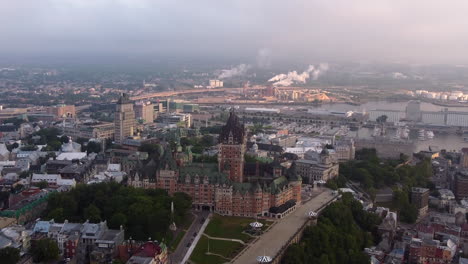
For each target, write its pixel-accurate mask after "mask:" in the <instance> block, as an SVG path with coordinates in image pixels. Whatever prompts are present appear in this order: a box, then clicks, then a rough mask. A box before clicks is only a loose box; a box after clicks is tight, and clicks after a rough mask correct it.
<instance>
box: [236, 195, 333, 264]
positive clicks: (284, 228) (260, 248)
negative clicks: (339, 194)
mask: <svg viewBox="0 0 468 264" xmlns="http://www.w3.org/2000/svg"><path fill="white" fill-rule="evenodd" d="M334 198H335V195H333V193H332V191H331V190H329V189H324V191H323V192H322V193H320V194H319V195H317V196H316V197H314V198H312V199H311V200H309V201H307V202H306V203H304V204H303V205H301V206H300V207H299V208H297V209H296V210H295V211H294V212H292V213H291V214H290V215H288V216H286V217H285V218H283V219H281V220H278V221H277V223H276V224H275V225H274V226H273V227H272V228H271V229H270V230H268V232H266V233H265V234H263V235H262V236H261V237H260V238H259V239H258V240H257V241H256V242H254V243H253V244H251V245H249V248H248V249H247V250H246V251H245V252H243V253H242V255H240V256H238V257H237V258H236V259H235V261H234V263H235V264H257V262H256V258H257V257H258V256H261V255H263V254H266V255H268V256H271V257H273V256H275V255H276V253H277V252H278V251H279V250H280V249H281V247H282V246H283V245H284V243H286V241H287V240H288V239H289V238H290V237H292V236H293V235H294V234H295V233H296V231H297V230H298V229H299V228H300V227H302V225H303V224H304V223H305V222H306V221H308V218H307V213H308V212H310V211H317V209H319V208H320V207H321V206H322V205H323V204H325V203H327V202H329V201H331V200H333V199H334Z"/></svg>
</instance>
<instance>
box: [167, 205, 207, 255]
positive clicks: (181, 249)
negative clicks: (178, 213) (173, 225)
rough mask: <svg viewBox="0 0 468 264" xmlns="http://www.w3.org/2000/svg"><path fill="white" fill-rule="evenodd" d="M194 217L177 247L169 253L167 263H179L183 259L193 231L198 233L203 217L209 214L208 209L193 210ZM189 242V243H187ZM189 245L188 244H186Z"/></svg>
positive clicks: (190, 242)
mask: <svg viewBox="0 0 468 264" xmlns="http://www.w3.org/2000/svg"><path fill="white" fill-rule="evenodd" d="M193 214H194V215H195V218H194V220H193V222H192V225H190V228H189V229H188V230H187V232H186V233H185V236H184V237H183V238H182V240H181V241H180V243H179V245H178V246H177V249H176V250H175V251H174V252H173V253H172V254H171V255H170V257H169V263H170V264H179V263H181V262H182V260H183V259H184V256H185V254H186V253H187V251H188V249H189V247H190V245H192V242H193V239H194V238H195V235H194V234H195V232H196V233H197V234H198V233H199V231H200V228H201V226H202V224H203V219H206V218H207V217H208V215H209V214H210V212H209V211H201V212H200V211H193ZM189 244H190V245H189ZM187 245H189V246H187Z"/></svg>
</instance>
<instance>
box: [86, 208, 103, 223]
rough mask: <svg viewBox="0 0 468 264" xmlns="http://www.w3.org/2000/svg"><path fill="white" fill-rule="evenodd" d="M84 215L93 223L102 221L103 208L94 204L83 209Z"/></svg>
mask: <svg viewBox="0 0 468 264" xmlns="http://www.w3.org/2000/svg"><path fill="white" fill-rule="evenodd" d="M83 213H84V217H85V218H86V219H89V221H90V222H91V223H98V222H100V221H101V210H99V208H97V207H96V206H95V205H94V204H91V205H90V206H88V207H86V208H85V209H84V211H83Z"/></svg>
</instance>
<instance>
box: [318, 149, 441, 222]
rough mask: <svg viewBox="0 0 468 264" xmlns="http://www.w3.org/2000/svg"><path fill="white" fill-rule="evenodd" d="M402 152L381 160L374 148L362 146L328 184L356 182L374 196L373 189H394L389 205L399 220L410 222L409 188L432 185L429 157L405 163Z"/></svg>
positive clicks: (413, 214) (413, 212)
mask: <svg viewBox="0 0 468 264" xmlns="http://www.w3.org/2000/svg"><path fill="white" fill-rule="evenodd" d="M406 160H407V157H406V156H405V155H401V156H400V160H381V159H379V158H378V157H377V155H376V153H375V150H373V149H363V150H360V151H357V152H356V160H354V161H349V162H346V163H342V164H340V177H338V178H337V179H334V180H332V181H330V182H329V183H327V184H328V186H329V187H332V188H333V187H344V184H345V183H346V181H345V180H343V178H342V177H344V178H345V179H347V180H352V181H355V182H359V183H360V184H361V186H362V187H363V188H364V190H366V192H367V193H369V194H370V195H371V196H372V194H374V195H375V193H376V191H377V189H380V188H384V187H387V186H388V187H392V188H394V197H393V202H392V207H393V209H395V210H396V211H398V212H399V214H400V217H401V220H402V221H403V222H407V223H413V222H414V221H415V220H416V218H417V210H416V207H414V206H413V205H411V204H410V202H409V195H408V194H409V192H410V191H411V188H412V187H425V188H431V187H433V186H432V185H431V182H430V178H431V177H432V173H433V172H432V166H431V162H430V160H429V159H423V160H422V161H420V162H418V163H417V164H416V165H408V164H405V163H404V162H405V161H406Z"/></svg>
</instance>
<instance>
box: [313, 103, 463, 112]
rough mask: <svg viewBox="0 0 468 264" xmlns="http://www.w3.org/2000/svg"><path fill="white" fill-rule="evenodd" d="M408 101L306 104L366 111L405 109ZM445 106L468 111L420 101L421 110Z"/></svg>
mask: <svg viewBox="0 0 468 264" xmlns="http://www.w3.org/2000/svg"><path fill="white" fill-rule="evenodd" d="M407 104H408V101H402V102H389V101H372V102H367V103H364V104H361V105H352V104H346V103H336V104H322V105H318V106H314V105H311V106H308V107H309V108H313V109H316V110H324V111H342V112H345V111H355V112H367V111H369V110H376V109H379V110H399V111H405V109H406V105H407ZM445 108H448V109H449V111H460V112H468V108H466V107H446V106H440V105H435V104H431V103H427V102H421V111H441V110H443V109H445Z"/></svg>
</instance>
